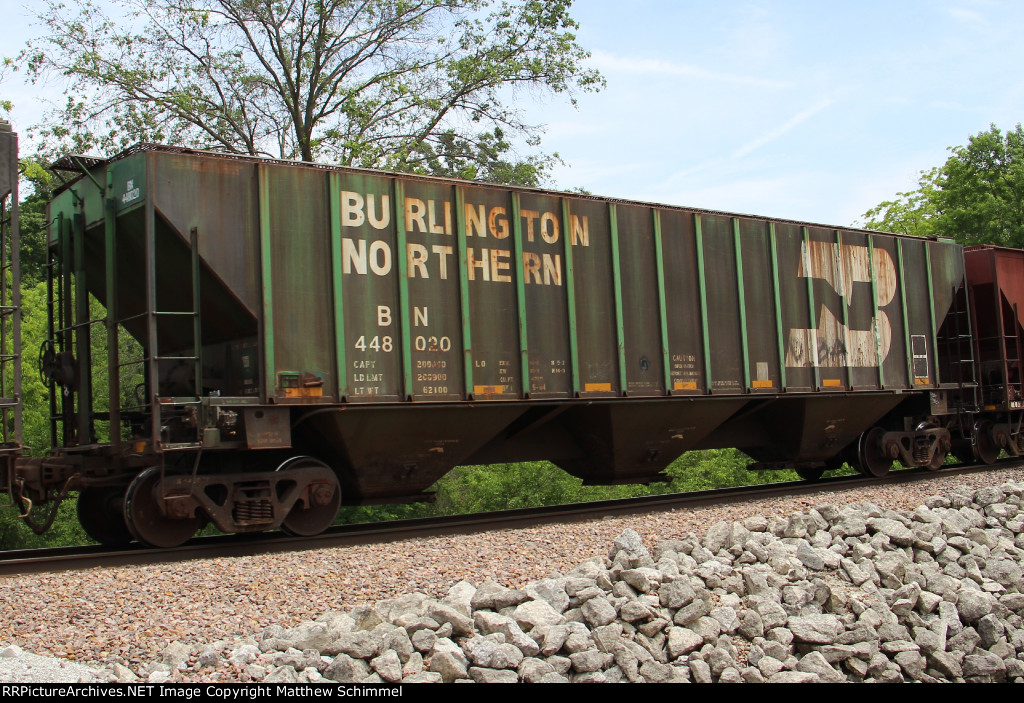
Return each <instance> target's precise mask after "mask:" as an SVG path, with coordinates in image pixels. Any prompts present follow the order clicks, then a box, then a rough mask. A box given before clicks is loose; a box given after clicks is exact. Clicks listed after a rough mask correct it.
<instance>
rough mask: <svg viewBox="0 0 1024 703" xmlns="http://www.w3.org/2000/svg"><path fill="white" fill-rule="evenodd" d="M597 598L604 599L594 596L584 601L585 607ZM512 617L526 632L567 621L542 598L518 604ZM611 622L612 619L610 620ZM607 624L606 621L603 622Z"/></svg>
mask: <svg viewBox="0 0 1024 703" xmlns="http://www.w3.org/2000/svg"><path fill="white" fill-rule="evenodd" d="M595 600H602V599H598V598H593V599H591V600H588V601H587V602H586V603H584V604H583V605H584V607H586V606H587V605H588V604H590V603H591V602H593V601H595ZM512 618H513V619H514V620H515V621H516V624H518V625H519V627H520V628H522V629H523V631H525V632H529V631H530V630H532V629H533V628H535V627H545V626H550V625H561V624H562V623H563V622H565V618H564V617H563V616H562V614H561V613H559V612H558V611H557V610H555V609H554V608H552V607H551V606H550V605H548V604H547V603H546V602H545V601H542V600H532V601H527V602H525V603H522V604H520V605H518V606H516V609H515V611H514V612H513V613H512ZM609 622H611V621H609ZM602 624H606V623H602Z"/></svg>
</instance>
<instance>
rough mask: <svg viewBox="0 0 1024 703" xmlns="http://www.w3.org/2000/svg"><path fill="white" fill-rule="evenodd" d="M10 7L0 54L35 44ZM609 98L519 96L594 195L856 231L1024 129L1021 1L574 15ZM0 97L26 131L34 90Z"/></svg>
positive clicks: (587, 4)
mask: <svg viewBox="0 0 1024 703" xmlns="http://www.w3.org/2000/svg"><path fill="white" fill-rule="evenodd" d="M29 5H30V3H28V2H24V1H23V0H0V12H2V13H3V15H2V16H4V17H5V32H4V33H3V35H2V36H0V55H3V56H11V55H13V54H15V53H16V52H17V51H18V49H19V48H20V46H21V45H22V43H23V41H24V39H27V38H28V37H29V36H31V35H32V33H33V31H34V30H33V28H32V27H31V26H30V24H29V21H28V19H27V15H28V11H27V10H26V9H25V7H27V6H29ZM574 16H575V17H576V18H577V19H578V20H579V22H580V25H581V26H580V30H579V32H578V37H579V41H580V43H581V44H582V45H583V46H585V47H586V48H588V49H589V50H590V51H592V52H593V58H592V62H591V63H592V65H593V66H595V67H597V68H599V69H600V70H601V71H602V72H603V73H604V74H605V77H606V78H607V81H608V87H607V89H606V90H604V91H602V92H601V93H598V94H596V95H583V96H580V98H579V104H578V107H577V108H576V109H573V108H571V107H568V106H567V105H566V104H564V102H563V101H561V100H559V99H557V98H555V99H543V100H538V99H537V98H536V96H532V95H530V94H529V93H526V94H524V95H523V96H522V99H523V100H524V101H526V102H527V104H528V105H529V108H528V119H529V120H530V121H532V122H535V123H539V124H546V125H547V134H546V137H545V139H544V144H543V146H544V148H545V149H546V150H548V151H557V152H558V153H559V154H560V155H561V157H562V158H563V159H564V160H565V162H566V166H565V167H559V168H558V169H557V170H556V171H555V173H554V178H555V185H557V186H558V187H562V188H572V187H577V186H582V187H584V188H586V189H588V190H590V191H591V192H593V193H595V194H598V195H608V196H614V197H622V198H632V199H638V200H646V201H656V202H664V203H670V204H676V205H691V206H696V207H704V208H712V209H722V210H730V211H735V212H744V213H754V214H760V215H768V216H776V217H787V218H794V219H801V220H810V221H817V222H823V223H828V224H836V225H848V224H851V223H853V222H854V221H855V220H857V219H858V218H859V217H860V215H861V213H863V212H864V211H865V210H867V209H868V208H870V207H872V206H874V205H875V204H877V203H878V202H880V201H882V200H885V199H888V198H891V197H892V196H893V195H894V194H895V193H896V192H898V191H902V190H908V189H911V188H913V186H914V183H915V180H916V174H917V172H918V171H920V170H921V169H925V168H928V167H931V166H935V165H939V164H941V163H942V162H944V161H945V159H946V157H947V155H948V152H947V151H946V148H947V147H949V146H951V145H955V144H962V143H965V142H966V141H967V138H968V137H969V136H970V135H972V134H976V133H977V132H979V131H982V130H986V129H988V126H989V124H990V123H995V124H996V125H997V126H999V127H1001V128H1003V129H1007V128H1012V127H1013V126H1014V125H1016V124H1017V123H1018V122H1021V121H1024V41H1021V39H1020V37H1022V36H1024V2H1019V0H929V1H924V0H922V1H916V0H890V1H889V2H874V1H873V0H861V1H860V2H854V3H833V2H823V1H821V0H818V1H815V2H811V1H798V0H792V1H787V2H783V1H781V0H760V1H757V0H755V1H749V2H713V3H712V2H706V0H705V1H701V2H693V1H690V0H674V1H672V0H577V3H576V5H575V8H574ZM19 81H20V77H19V75H18V74H14V75H13V76H9V77H8V79H7V80H6V82H5V83H4V84H3V85H0V95H2V96H3V97H5V98H9V99H13V100H14V101H15V103H16V105H15V111H14V113H13V120H14V122H15V127H16V128H17V129H19V130H20V131H22V132H23V131H24V130H25V128H26V127H27V126H28V125H29V124H31V123H32V122H34V121H36V120H37V119H38V118H39V116H40V114H41V113H40V109H39V107H38V105H39V103H38V101H37V99H36V98H37V97H38V95H39V93H40V91H39V90H38V89H34V88H32V89H26V88H24V87H23V86H22V85H21V84H20V82H19Z"/></svg>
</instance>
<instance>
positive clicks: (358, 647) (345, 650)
mask: <svg viewBox="0 0 1024 703" xmlns="http://www.w3.org/2000/svg"><path fill="white" fill-rule="evenodd" d="M379 644H380V641H379V640H378V639H376V638H374V637H373V636H372V635H371V634H370V633H369V632H366V631H365V630H360V631H358V632H343V633H341V634H340V635H339V636H338V639H336V640H334V641H333V642H331V643H330V644H328V645H327V646H325V647H324V648H323V649H322V650H321V653H322V654H326V655H327V656H329V657H333V656H337V655H339V654H347V655H348V656H350V657H352V658H353V659H369V658H370V657H373V656H375V655H376V654H377V647H378V646H379Z"/></svg>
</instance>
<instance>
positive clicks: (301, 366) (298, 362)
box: [262, 168, 337, 402]
mask: <svg viewBox="0 0 1024 703" xmlns="http://www.w3.org/2000/svg"><path fill="white" fill-rule="evenodd" d="M264 173H265V178H266V179H267V184H266V185H267V190H268V191H269V197H270V202H269V203H263V204H262V205H263V207H264V208H266V209H267V210H268V211H269V213H268V214H269V223H268V224H269V232H270V242H269V257H270V259H269V261H264V262H263V271H264V277H266V275H267V272H268V270H269V272H270V277H271V280H270V281H267V280H266V278H264V281H263V283H264V286H265V287H266V286H267V284H268V283H269V284H270V285H271V286H272V288H271V290H272V301H271V304H272V306H273V335H272V338H270V339H265V343H266V344H268V345H272V347H273V350H272V351H273V360H274V366H273V367H272V368H271V369H270V374H269V375H268V378H272V379H273V384H272V387H271V388H268V395H273V396H274V397H275V398H276V399H277V400H278V401H280V402H322V401H327V400H330V399H333V398H336V393H335V389H336V388H337V383H336V380H335V374H336V365H335V357H334V328H333V314H332V300H333V296H332V295H331V294H330V291H331V280H332V277H331V268H330V264H331V250H330V238H329V236H328V232H329V227H330V213H329V211H328V201H327V194H326V187H325V186H326V183H327V178H326V175H325V174H324V173H322V172H320V171H314V170H308V169H288V168H276V169H266V170H265V172H264ZM267 253H268V252H267V251H265V252H264V254H267Z"/></svg>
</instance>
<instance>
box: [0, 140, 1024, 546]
mask: <svg viewBox="0 0 1024 703" xmlns="http://www.w3.org/2000/svg"><path fill="white" fill-rule="evenodd" d="M55 168H57V169H60V170H61V171H63V172H65V173H67V174H69V182H68V184H67V185H66V186H65V187H64V188H62V189H61V190H60V191H59V192H58V193H57V194H56V196H55V197H54V199H53V201H52V203H51V204H50V208H49V220H48V221H49V230H48V231H49V247H50V256H51V263H50V271H51V275H50V291H51V296H50V322H51V325H50V340H49V342H48V343H47V344H46V345H44V349H43V351H42V355H41V357H42V366H43V369H44V373H45V375H46V377H47V379H48V382H49V383H50V385H51V388H52V398H51V410H52V422H51V431H52V439H53V446H54V449H53V451H52V452H51V453H50V454H49V455H48V456H47V457H46V458H43V459H25V458H22V459H17V460H13V459H12V460H10V461H9V462H8V464H7V465H6V469H5V470H6V483H5V486H6V488H7V489H8V490H9V491H10V492H11V493H12V494H13V495H14V496H15V497H16V498H19V499H21V500H22V501H32V502H33V503H36V504H39V503H43V502H46V501H47V500H51V499H54V498H57V497H59V496H60V495H61V494H62V493H63V492H66V491H67V490H70V489H77V490H79V491H80V497H79V515H80V517H81V519H82V522H83V525H84V526H85V527H86V529H87V531H88V532H89V533H90V534H91V535H92V536H94V537H95V538H97V539H99V540H100V541H103V542H108V543H117V542H125V541H128V540H130V539H132V538H135V539H138V540H141V541H143V542H147V543H150V544H154V545H158V546H170V545H174V544H178V543H180V542H183V541H184V540H186V539H187V538H188V537H189V536H191V535H192V534H193V533H194V531H195V530H196V529H197V528H198V527H199V526H200V525H201V524H202V523H203V522H204V521H206V520H210V521H212V522H213V523H214V524H215V525H216V526H217V527H218V528H219V529H221V530H223V531H225V532H247V531H255V530H264V529H271V528H276V527H283V528H284V529H286V530H289V531H292V532H295V533H298V534H314V533H317V532H320V531H322V530H323V529H325V528H326V527H327V526H328V525H329V524H331V523H332V522H333V520H334V518H335V515H336V513H337V510H338V506H339V504H340V503H341V502H346V503H358V502H396V501H402V500H410V499H416V498H418V497H421V496H422V491H423V490H424V489H426V488H427V487H429V486H430V485H431V484H433V483H434V482H435V481H436V480H437V479H438V478H440V477H441V476H442V475H444V474H445V473H446V472H447V471H449V470H450V469H451V468H453V467H455V466H457V465H461V464H480V463H494V462H507V461H526V460H540V459H548V460H551V461H553V462H554V463H556V464H557V465H559V466H561V467H562V468H564V469H565V470H566V471H568V472H569V473H571V474H573V475H576V476H579V477H581V478H583V479H584V480H585V481H587V482H590V483H622V482H645V481H651V480H653V479H656V478H657V477H658V475H659V473H660V472H661V471H662V470H663V469H664V468H665V467H666V466H667V465H668V464H669V463H670V462H671V461H673V460H674V459H675V458H677V457H678V456H679V455H680V454H682V453H683V452H685V451H688V450H691V449H699V448H709V447H738V448H741V449H743V450H744V451H745V452H747V453H748V454H749V455H750V456H752V457H753V458H754V459H755V460H757V461H758V462H760V465H761V466H763V467H773V466H789V467H795V468H796V469H797V470H798V471H800V472H801V473H802V474H803V475H805V476H807V477H814V476H820V474H821V472H822V471H824V470H825V469H826V468H828V467H831V466H836V465H838V464H840V463H842V461H845V460H851V461H853V462H854V463H855V464H856V465H857V466H858V467H859V468H860V469H861V470H862V471H864V472H866V473H869V474H874V475H881V474H884V473H885V472H887V471H888V469H889V466H890V465H891V464H892V462H893V461H894V460H898V461H900V462H902V463H903V464H904V465H907V466H927V467H931V468H938V467H939V466H940V465H941V464H942V462H943V460H944V458H945V456H946V453H947V451H949V450H950V448H951V446H952V444H953V443H954V442H960V443H961V444H963V443H966V444H964V445H963V446H967V447H973V446H974V445H975V444H976V443H977V439H976V437H975V435H976V427H975V425H976V424H977V423H976V419H977V418H976V412H977V411H978V394H979V392H980V391H979V388H978V383H977V379H976V378H975V368H976V367H977V362H976V360H975V352H974V345H973V343H972V339H971V336H970V329H971V322H970V317H971V311H972V309H971V307H970V305H969V300H968V297H967V290H966V288H965V280H964V256H963V250H962V249H961V248H960V247H959V246H957V245H956V244H954V243H953V242H951V241H947V240H938V239H917V238H908V237H899V236H894V235H889V234H882V233H877V232H868V231H862V230H854V229H836V228H830V227H824V226H820V225H813V224H804V223H799V222H791V221H781V220H770V219H765V218H758V217H752V216H747V215H733V214H727V213H719V212H708V211H700V210H693V209H686V208H678V207H669V206H661V205H650V204H643V203H636V202H625V201H615V200H607V199H600V198H593V197H587V196H581V195H576V194H567V193H555V192H547V191H541V190H531V189H521V188H509V187H505V186H493V185H484V184H478V183H469V182H461V181H454V180H444V179H438V178H427V177H416V176H410V175H407V174H394V173H384V172H375V171H365V170H358V169H352V168H342V167H328V166H321V165H316V164H308V163H293V162H282V161H272V160H267V159H259V158H248V157H237V156H230V155H225V154H216V153H207V152H196V151H190V150H186V149H179V148H170V147H162V146H154V145H138V146H136V147H133V148H131V149H129V150H127V151H125V152H123V153H121V154H119V155H117V156H115V157H113V158H111V159H98V158H89V157H66V158H65V159H62V160H61V161H60V162H58V163H57V164H56V165H55ZM1015 309H1016V308H1014V310H1015ZM974 312H975V315H977V314H978V311H977V310H975V311H974ZM1000 319H1002V320H1005V318H1000ZM999 333H1000V334H1002V330H1000V332H999ZM994 334H995V333H994ZM1004 346H1005V345H1004ZM1017 358H1019V356H1018V357H1017ZM993 368H994V367H993ZM1018 371H1019V370H1018ZM1018 375H1019V373H1018ZM993 378H995V377H994V376H993ZM1002 379H1003V381H1009V379H1008V378H1007V377H1006V373H1005V371H1004V374H1003V376H1002ZM1018 380H1019V379H1018ZM993 393H995V391H993ZM1018 407H1019V406H1018ZM996 425H999V428H1001V429H1000V430H999V431H1005V430H1006V426H1005V423H1002V424H1000V423H995V422H991V423H989V424H987V425H986V426H985V432H986V433H987V434H985V436H986V437H988V438H990V440H991V442H993V443H999V442H1002V444H999V446H1002V445H1003V444H1005V443H1006V442H1005V441H1004V440H1000V438H999V436H997V435H998V432H997V431H996V430H994V429H993V428H994V427H995V426H996Z"/></svg>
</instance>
